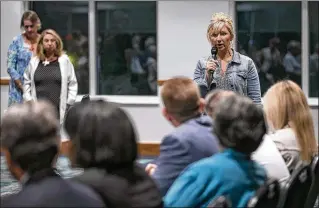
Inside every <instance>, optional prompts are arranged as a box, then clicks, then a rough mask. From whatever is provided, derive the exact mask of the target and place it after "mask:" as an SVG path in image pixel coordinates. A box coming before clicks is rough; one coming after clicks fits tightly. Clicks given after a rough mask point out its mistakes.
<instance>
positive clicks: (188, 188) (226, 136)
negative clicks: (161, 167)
mask: <svg viewBox="0 0 319 208" xmlns="http://www.w3.org/2000/svg"><path fill="white" fill-rule="evenodd" d="M213 119H214V130H213V131H214V133H215V134H216V136H217V138H218V140H219V143H220V145H221V147H223V150H222V152H220V153H218V154H215V155H214V156H212V157H209V158H205V159H202V160H200V161H198V162H196V163H194V164H192V165H190V166H189V167H188V168H187V169H186V170H185V171H184V172H183V173H182V174H181V176H179V178H178V179H177V180H176V181H175V182H174V184H173V185H172V187H171V188H170V189H169V191H168V193H167V195H166V196H165V200H164V201H165V206H167V207H177V206H178V207H206V206H207V205H208V204H209V203H210V202H211V201H212V200H214V199H216V198H217V197H219V196H222V195H224V196H227V197H229V200H230V201H231V204H232V205H233V207H245V206H247V202H248V200H249V199H250V198H251V197H252V196H253V194H254V193H255V191H256V190H257V189H258V188H259V187H260V185H262V184H264V182H265V181H266V178H267V176H266V171H265V170H264V168H263V167H261V166H260V165H258V163H256V162H255V161H253V160H252V159H251V154H252V153H253V152H254V151H255V150H256V149H257V148H258V146H259V145H260V143H261V142H262V139H263V136H264V135H265V133H266V131H267V126H266V121H265V119H264V115H263V110H262V109H261V108H260V107H258V106H257V105H254V103H253V101H251V100H250V99H249V98H245V97H243V96H240V95H234V96H227V97H225V98H223V99H222V100H221V101H220V103H219V104H218V106H217V108H216V111H215V113H214V117H213Z"/></svg>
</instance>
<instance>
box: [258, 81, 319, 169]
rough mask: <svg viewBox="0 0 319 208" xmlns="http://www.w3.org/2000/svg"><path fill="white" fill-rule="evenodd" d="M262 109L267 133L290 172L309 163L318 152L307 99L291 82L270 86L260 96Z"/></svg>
mask: <svg viewBox="0 0 319 208" xmlns="http://www.w3.org/2000/svg"><path fill="white" fill-rule="evenodd" d="M264 109H265V113H266V117H267V120H268V124H269V127H270V130H271V132H270V133H269V134H268V136H269V137H270V138H271V139H272V140H274V141H275V143H276V145H277V148H278V149H279V151H280V152H281V155H282V157H283V158H284V160H285V162H286V165H287V167H288V169H289V170H290V171H293V170H294V169H295V168H296V166H297V165H298V164H299V163H300V162H306V163H309V162H310V161H311V158H312V157H313V156H314V155H315V154H316V153H317V152H318V146H317V142H316V138H315V130H314V124H313V120H312V115H311V112H310V107H309V105H308V102H307V98H306V96H305V94H304V93H303V91H302V90H301V88H300V87H299V86H298V85H297V84H296V83H294V82H292V81H289V80H286V81H281V82H278V83H276V84H275V85H273V86H272V87H271V88H269V90H268V91H267V92H266V94H265V96H264Z"/></svg>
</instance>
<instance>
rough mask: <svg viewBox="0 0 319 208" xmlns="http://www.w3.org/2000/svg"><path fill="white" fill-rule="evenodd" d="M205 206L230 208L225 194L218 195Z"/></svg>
mask: <svg viewBox="0 0 319 208" xmlns="http://www.w3.org/2000/svg"><path fill="white" fill-rule="evenodd" d="M207 207H210V208H230V207H231V202H230V201H229V200H228V199H227V197H225V196H220V197H218V198H217V199H215V200H213V201H211V202H210V203H209V204H208V206H207Z"/></svg>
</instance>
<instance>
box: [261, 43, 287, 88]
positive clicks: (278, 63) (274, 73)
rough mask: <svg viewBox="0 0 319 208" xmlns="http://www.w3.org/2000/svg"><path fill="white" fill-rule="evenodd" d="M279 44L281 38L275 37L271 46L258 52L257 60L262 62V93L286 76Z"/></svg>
mask: <svg viewBox="0 0 319 208" xmlns="http://www.w3.org/2000/svg"><path fill="white" fill-rule="evenodd" d="M279 45H280V39H279V38H278V37H274V38H272V39H270V40H269V46H268V47H266V48H263V49H261V51H260V53H259V54H258V57H257V60H258V63H259V64H260V71H259V75H260V80H261V81H260V82H262V83H263V84H262V85H261V86H262V89H261V93H262V94H264V93H265V92H266V90H267V89H268V88H269V87H270V86H271V85H272V84H274V83H275V82H276V81H278V80H281V79H282V78H284V77H285V69H284V68H283V66H282V60H281V54H280V51H279Z"/></svg>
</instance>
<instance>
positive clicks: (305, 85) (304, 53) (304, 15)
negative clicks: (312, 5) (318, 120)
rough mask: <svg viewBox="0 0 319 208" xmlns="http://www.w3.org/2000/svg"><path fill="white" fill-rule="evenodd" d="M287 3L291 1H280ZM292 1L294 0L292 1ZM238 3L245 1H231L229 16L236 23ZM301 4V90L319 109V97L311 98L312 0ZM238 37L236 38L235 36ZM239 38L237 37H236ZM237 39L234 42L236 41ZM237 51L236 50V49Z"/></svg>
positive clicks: (310, 102) (247, 0)
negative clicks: (310, 26)
mask: <svg viewBox="0 0 319 208" xmlns="http://www.w3.org/2000/svg"><path fill="white" fill-rule="evenodd" d="M245 1H246V2H250V1H251V2H255V0H245ZM259 1H260V2H268V1H267V0H259ZM280 1H287V2H289V0H280ZM290 1H292V0H290ZM236 2H243V0H229V15H230V16H231V18H233V22H237V21H236V13H237V12H236ZM299 2H301V63H302V70H301V89H302V90H303V92H304V93H305V95H306V97H307V100H308V104H309V106H311V107H318V106H319V104H318V97H309V55H310V53H309V44H310V43H309V35H310V31H309V13H308V12H309V10H308V6H309V2H310V0H299ZM234 31H237V24H234ZM235 37H236V36H235ZM236 38H237V37H236ZM236 38H235V40H234V41H236ZM235 47H237V46H236V44H235ZM235 50H236V48H235Z"/></svg>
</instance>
